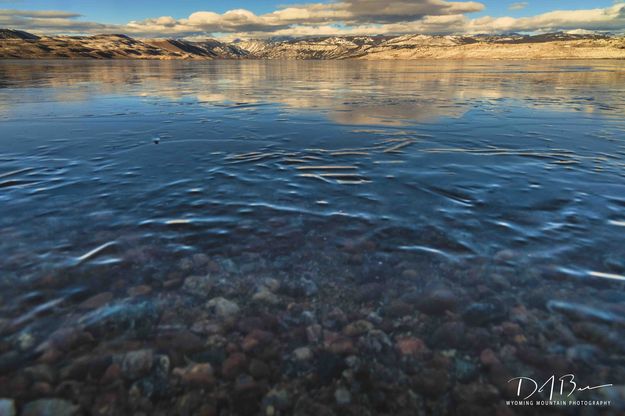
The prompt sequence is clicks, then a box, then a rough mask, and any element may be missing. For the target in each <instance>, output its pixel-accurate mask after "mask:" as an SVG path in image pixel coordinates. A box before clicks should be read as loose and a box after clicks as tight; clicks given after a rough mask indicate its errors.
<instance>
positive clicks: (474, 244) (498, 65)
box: [0, 61, 625, 406]
mask: <svg viewBox="0 0 625 416" xmlns="http://www.w3.org/2000/svg"><path fill="white" fill-rule="evenodd" d="M624 97H625V67H624V66H623V64H622V63H621V62H618V61H596V62H594V61H593V62H588V61H586V62H571V61H566V62H565V61H550V62H533V63H532V62H437V61H432V62H428V61H424V62H347V61H332V62H295V61H289V62H260V61H242V62H230V61H220V62H201V63H200V62H92V61H71V62H62V61H54V62H26V61H4V62H0V235H1V236H2V238H1V239H0V252H1V253H2V256H1V257H0V269H1V270H2V272H1V273H0V285H1V287H2V295H1V296H2V303H1V304H0V308H1V316H2V323H3V326H4V330H3V334H4V335H3V341H2V351H4V354H5V355H6V354H13V355H10V356H7V357H9V358H11V360H13V361H12V362H15V363H17V364H15V365H12V366H9V367H10V368H9V367H7V369H6V372H7V374H14V373H15V374H17V373H19V371H20V369H22V368H25V367H27V366H29V365H32V363H33V362H35V361H36V360H37V357H36V356H33V354H29V353H28V352H29V349H28V348H26V349H24V351H22V352H20V353H19V356H18V355H16V353H15V345H17V344H16V343H19V342H20V340H21V339H24V334H28V336H29V337H33V338H34V339H35V342H34V345H33V347H32V348H33V349H34V348H36V346H37V345H39V344H40V343H41V342H44V341H45V340H46V339H47V337H48V336H49V335H50V334H51V333H53V332H54V331H55V330H57V329H59V328H64V327H74V326H76V325H79V326H81V328H85V327H86V328H87V330H89V325H90V324H85V322H96V321H99V320H106V319H109V318H110V315H111V313H112V312H111V310H114V308H113V307H117V306H120V305H121V307H128V308H130V307H133V306H137V305H145V304H149V305H155V306H154V307H155V308H156V310H157V312H156V314H157V316H158V318H157V319H155V321H154V322H153V323H152V326H150V327H149V328H148V330H147V332H146V333H145V334H143V335H142V338H141V339H142V340H143V341H142V342H143V343H144V344H145V345H150V342H151V341H150V340H153V339H155V338H158V334H159V333H160V332H161V331H163V328H165V327H168V328H169V327H171V326H172V324H171V322H165V321H167V320H166V319H164V318H163V314H164V311H166V310H171V308H174V306H173V305H174V304H176V302H180V299H186V300H185V301H186V302H187V306H188V307H189V308H191V310H193V308H196V307H197V308H198V310H203V309H202V308H203V306H202V305H203V303H204V302H205V301H206V300H207V299H202V298H200V299H198V298H197V297H191V296H189V295H187V294H184V293H183V290H182V289H180V287H176V286H173V287H170V285H169V282H171V281H174V282H175V281H176V279H178V280H180V281H181V282H182V281H184V279H185V278H186V277H188V276H189V275H193V274H200V275H204V274H207V273H208V274H209V275H212V276H213V277H215V278H216V279H217V280H219V279H224V280H225V281H226V282H227V284H226V286H225V288H223V287H217V288H216V289H215V291H214V293H213V294H214V295H223V296H224V297H227V298H229V299H233V300H235V301H237V303H238V304H239V306H240V307H241V308H242V310H243V312H242V313H243V315H245V314H256V313H258V310H259V308H260V309H262V310H263V311H265V312H267V313H270V314H273V315H276V316H281V315H280V314H284V313H286V312H285V311H288V310H289V309H288V308H287V305H288V304H289V303H295V304H300V306H301V305H303V306H302V307H303V308H305V309H310V310H312V312H313V313H314V314H316V315H317V316H319V317H320V318H319V319H320V320H322V318H321V317H322V316H324V314H325V313H326V312H327V310H329V309H331V308H333V307H335V306H339V307H341V308H342V310H344V312H345V313H346V314H347V315H348V316H357V317H362V318H366V317H367V316H369V314H371V313H375V314H376V316H378V317H381V318H380V319H382V320H389V319H390V320H391V321H392V322H394V321H393V320H392V319H391V318H387V315H385V310H386V309H385V308H388V307H389V305H392V304H394V302H395V303H397V302H398V300H399V301H402V302H406V303H408V304H409V305H411V303H410V300H409V299H408V298H409V297H410V296H412V295H414V296H413V297H416V298H418V299H420V300H418V302H421V301H423V298H424V297H427V296H429V294H431V288H432V287H445V288H449V289H450V290H451V291H452V292H453V293H454V295H455V296H456V297H457V299H459V301H458V304H457V305H453V307H451V309H452V311H450V312H448V313H447V314H446V315H442V316H441V315H438V314H431V313H423V311H421V312H418V311H417V310H416V309H415V312H414V314H416V315H415V316H421V318H420V319H425V320H426V321H425V322H430V323H429V324H428V325H430V326H428V325H425V326H423V325H421V326H415V327H410V328H409V329H407V330H406V329H405V328H404V329H402V328H401V327H400V328H397V327H395V329H394V330H387V331H386V332H387V333H388V334H389V336H390V337H391V338H393V339H394V338H396V337H398V336H404V335H411V336H418V337H419V338H421V339H423V340H424V341H425V343H426V344H427V345H428V346H429V349H430V351H431V352H432V353H434V354H436V353H437V352H441V351H446V350H449V349H458V350H461V351H464V352H463V353H465V354H466V356H467V357H470V359H472V360H474V361H475V362H476V363H478V364H479V353H480V351H481V350H482V349H483V348H481V347H480V348H477V347H474V346H473V347H467V348H465V349H463V347H456V346H453V345H440V343H437V342H435V340H434V341H432V337H433V335H432V334H433V332H434V329H435V327H436V326H439V325H442V324H444V323H446V322H456V321H458V322H464V321H463V320H466V319H465V318H466V313H467V312H466V311H464V308H465V307H466V306H467V305H471V304H475V303H481V304H483V303H485V302H486V303H488V302H491V301H492V303H494V304H496V305H497V307H498V308H502V309H503V317H502V318H501V319H498V320H497V319H494V320H493V321H492V322H491V321H489V322H484V323H480V324H478V325H477V328H475V325H471V324H469V325H468V327H469V328H472V329H470V330H469V331H478V330H482V331H483V330H484V329H486V330H487V334H491V335H489V336H490V337H492V338H491V339H490V341H487V342H486V343H485V345H483V347H489V348H491V349H493V350H494V351H495V352H496V353H498V354H499V355H504V353H501V352H499V350H500V349H501V348H502V347H503V346H505V345H513V346H514V347H515V348H516V349H517V350H518V351H520V350H524V349H527V350H530V351H534V352H535V351H538V353H539V355H541V356H545V357H560V358H562V359H563V360H565V362H566V363H567V365H568V367H567V365H565V366H564V367H565V368H566V370H567V371H573V370H575V371H577V373H578V374H581V375H580V377H583V375H584V374H586V375H587V377H586V380H584V381H585V383H586V384H600V382H609V383H614V384H619V383H621V384H622V383H624V382H625V377H624V376H625V344H624V343H623V341H622V340H623V337H622V335H623V334H624V331H623V326H624V325H625V318H624V316H625V315H624V312H625V307H624V305H625V294H623V281H625V237H624V235H625V234H624V231H625V212H624V211H625V99H624ZM198 254H201V255H205V257H202V258H208V259H209V261H208V266H207V265H206V264H205V262H204V261H203V260H202V261H198V260H197V259H198V256H197V255H198ZM193 259H196V261H195V263H194V260H193ZM302 276H303V277H305V278H306V279H307V281H313V282H315V284H316V285H317V286H318V288H319V291H318V293H317V294H315V295H314V296H312V295H311V296H312V297H304V298H303V299H302V298H301V297H299V298H298V297H297V296H295V295H291V294H289V293H285V294H281V295H280V296H282V297H281V302H283V303H279V304H277V305H273V306H268V307H265V306H263V307H257V306H255V305H256V304H255V303H254V302H251V301H250V296H251V294H253V293H254V292H255V289H254V288H255V286H254V285H255V284H258V283H257V282H258V281H260V280H261V279H263V278H266V277H272V278H275V279H277V280H279V281H280V282H281V283H282V286H285V285H288V284H289V282H293V281H297V279H299V278H301V277H302ZM255 282H256V283H255ZM139 285H147V286H149V287H150V289H151V292H150V293H149V294H147V295H143V296H141V297H129V296H128V295H127V289H128V288H129V287H136V286H139ZM372 291H373V292H375V294H374V295H373V296H367V293H370V292H372ZM102 292H107V293H108V292H111V293H112V294H113V298H112V299H111V300H109V301H108V302H107V303H106V304H105V305H103V306H100V305H98V306H99V308H98V309H96V310H95V311H94V310H85V308H83V307H81V306H80V305H81V302H83V301H84V300H85V299H87V298H89V297H90V296H92V295H95V294H98V293H102ZM363 293H364V295H363ZM407 294H408V295H410V296H408V295H407ZM211 296H212V295H211ZM172 299H174V300H172ZM171 302H173V303H171ZM311 302H312V303H311ZM418 302H417V303H418ZM176 305H177V304H176ZM176 307H177V306H176ZM263 308H265V309H263ZM519 309H521V310H525V312H524V313H528V314H530V318H527V317H526V318H525V321H523V320H521V319H520V318H518V316H516V315H515V313H518V311H519ZM528 311H529V312H528ZM365 312H366V313H365ZM198 313H199V312H198ZM419 314H420V315H419ZM360 315H362V316H360ZM463 317H465V318H463ZM428 319H429V320H431V321H427V320H428ZM194 320H195V317H194V316H185V315H184V314H181V315H180V317H179V319H177V320H176V319H174V321H175V324H176V325H177V327H180V328H185V327H186V328H190V327H191V326H192V324H193V323H194ZM350 320H351V318H350V319H348V321H350ZM469 321H470V319H469ZM505 322H508V323H509V322H516V323H520V324H521V325H522V327H523V331H524V332H523V335H524V337H525V340H524V341H519V340H518V339H516V340H515V339H514V338H511V339H507V338H505V336H504V335H502V334H501V333H500V332H497V331H498V328H499V329H501V325H502V323H505ZM584 323H587V324H588V325H587V326H589V327H592V328H593V331H595V332H593V334H595V335H592V336H586V335H584V334H585V332H584V331H583V330H582V329H579V328H578V327H579V326H580V325H582V324H584ZM284 325H286V327H287V328H288V326H289V325H291V324H287V323H285V324H284ZM292 325H295V324H292ZM415 325H416V324H415ZM391 326H392V325H391ZM116 328H117V329H116V330H111V332H108V333H106V334H99V333H98V332H97V331H95V330H93V331H91V333H92V335H93V336H94V338H95V342H94V343H92V344H91V347H90V348H91V349H90V350H88V351H85V350H81V351H80V352H69V353H68V355H67V356H65V358H63V359H64V360H66V361H61V363H66V362H67V360H75V359H76V357H77V356H82V355H88V354H90V353H93V351H95V350H102V349H104V350H106V349H107V348H109V347H107V345H108V344H107V343H108V342H111V340H118V341H119V340H122V341H123V342H130V341H131V340H135V339H136V338H137V334H136V333H134V332H133V331H131V330H130V329H129V327H127V326H124V325H121V326H120V327H116ZM554 328H555V329H554ZM335 329H336V328H335ZM339 330H340V328H339ZM285 331H286V329H285ZM402 331H403V332H402ZM588 331H590V330H587V331H586V332H588ZM602 331H603V332H602ZM226 332H227V331H226ZM277 332H278V334H277V338H278V339H280V340H281V342H283V344H282V345H283V346H284V348H283V350H281V351H283V353H284V354H287V352H288V351H287V350H288V349H289V348H291V347H292V346H293V344H292V342H291V343H287V341H285V340H284V339H282V338H281V337H280V334H281V332H280V331H277ZM591 332H592V331H591ZM597 334H598V335H597ZM233 336H234V337H236V335H232V334H231V333H228V332H227V333H226V338H228V337H233ZM228 339H230V338H228ZM120 342H121V341H120ZM289 342H290V341H289ZM515 343H516V344H515ZM116 345H117V344H116ZM287 345H288V346H287ZM580 346H582V347H583V348H586V347H588V348H590V349H591V350H592V351H594V352H595V353H594V354H593V355H592V357H591V358H588V360H590V361H589V362H586V363H582V364H580V363H579V362H578V361H576V360H578V359H579V357H577V355H576V354H577V353H578V351H579V350H583V348H582V347H580ZM452 347H453V348H452ZM111 348H112V347H111ZM580 348H581V349H580ZM584 351H585V350H584ZM504 352H505V351H504ZM361 353H362V354H364V353H363V352H361ZM580 354H581V353H580ZM7 357H5V358H6V359H9V358H7ZM16 357H18V358H16ZM285 357H286V356H285ZM519 357H521V358H519ZM584 359H586V357H585V356H584ZM280 360H281V361H280V362H285V361H288V360H287V358H281V359H280ZM0 361H1V360H0ZM508 361H509V362H508V363H507V367H508V368H510V373H511V374H513V375H514V376H522V375H526V376H529V375H528V374H532V375H533V374H536V373H537V372H538V373H540V374H542V371H545V374H551V373H552V371H551V369H550V368H545V364H542V365H538V366H537V365H533V364H531V363H528V362H526V361H528V360H525V361H523V359H522V354H520V353H517V355H516V356H515V355H514V354H512V358H510V359H509V360H508ZM529 361H531V360H529ZM54 365H55V366H61V364H59V363H55V364H54ZM216 366H217V367H218V366H219V363H217V364H216ZM541 367H542V368H541ZM547 367H548V365H547ZM560 368H561V367H559V369H560ZM597 369H604V372H603V373H601V374H602V375H601V376H595V377H594V378H592V376H590V374H594V373H595V372H596V370H597ZM515 372H516V373H519V374H516V373H515ZM485 374H486V373H485ZM589 377H590V379H588V378H589ZM493 383H494V382H493ZM270 384H271V383H270ZM6 388H8V387H6ZM452 388H453V387H450V389H452ZM311 389H312V388H311ZM313 390H314V389H313ZM311 391H312V390H311ZM7 394H13V393H12V392H11V391H10V390H8V393H7ZM423 394H424V396H425V397H427V395H428V393H423ZM24 397H29V396H24ZM450 406H453V405H450Z"/></svg>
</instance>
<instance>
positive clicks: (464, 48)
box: [0, 29, 625, 61]
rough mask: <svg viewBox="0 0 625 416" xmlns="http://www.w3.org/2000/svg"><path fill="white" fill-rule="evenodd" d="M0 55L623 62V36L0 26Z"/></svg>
mask: <svg viewBox="0 0 625 416" xmlns="http://www.w3.org/2000/svg"><path fill="white" fill-rule="evenodd" d="M0 59H27V60H40V59H67V60H72V59H76V60H85V59H87V60H89V59H101V60H106V59H116V60H119V59H132V60H201V61H204V60H233V59H234V60H349V59H360V60H416V59H444V60H463V59H467V60H468V59H496V60H590V59H625V38H624V37H610V36H604V35H572V34H565V33H552V34H544V35H537V36H526V35H506V36H503V35H500V36H487V35H476V36H429V35H402V36H339V37H318V38H294V39H287V40H247V41H236V42H231V43H226V42H221V41H219V40H215V39H206V40H205V41H187V40H181V39H134V38H132V37H129V36H126V35H94V36H76V37H70V36H37V35H34V34H31V33H28V32H24V31H19V30H9V29H0Z"/></svg>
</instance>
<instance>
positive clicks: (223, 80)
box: [0, 61, 625, 125]
mask: <svg viewBox="0 0 625 416" xmlns="http://www.w3.org/2000/svg"><path fill="white" fill-rule="evenodd" d="M25 67H26V70H25ZM0 74H1V75H2V76H1V77H0V78H1V79H2V84H1V85H2V86H3V87H5V88H9V89H10V88H23V87H39V88H42V87H43V88H54V90H51V91H49V93H50V96H49V97H48V99H51V100H57V101H82V100H85V99H87V98H88V97H89V96H90V95H91V94H92V93H94V92H97V93H99V94H119V93H122V94H124V95H137V96H152V97H157V98H169V99H174V100H179V99H193V100H196V102H198V103H207V104H209V105H214V104H218V103H220V104H225V105H238V106H239V107H241V106H244V105H248V106H253V105H254V104H256V105H258V104H263V103H265V104H266V103H274V104H275V103H278V104H282V105H284V106H286V107H287V108H288V109H296V110H303V109H316V110H317V111H319V112H322V113H324V114H327V115H328V117H329V118H330V119H332V120H333V121H335V122H337V123H341V124H387V125H401V124H403V123H407V124H410V123H411V122H420V121H429V120H435V119H436V118H437V117H441V116H447V117H460V116H462V115H463V114H464V113H465V112H466V111H468V110H470V109H471V108H474V107H475V106H476V105H479V106H484V105H489V106H493V107H495V108H496V107H497V106H498V104H497V103H499V102H501V101H502V100H506V99H519V100H524V101H526V105H530V106H532V107H544V108H546V109H551V110H559V109H562V108H565V109H569V110H575V111H583V112H604V113H608V114H610V115H613V116H622V115H623V113H624V112H625V109H624V107H625V105H624V104H623V100H621V99H620V97H619V95H618V93H617V91H614V89H617V90H618V89H620V88H622V85H623V84H624V83H625V70H623V68H622V66H621V65H620V64H619V62H618V61H617V62H613V61H607V62H596V63H592V64H589V63H587V62H584V63H580V64H575V63H573V64H571V63H567V62H564V63H563V62H560V61H555V62H549V61H547V62H543V63H541V66H540V68H536V67H532V66H530V65H527V64H525V63H523V62H508V63H497V64H496V65H493V64H492V63H490V62H473V63H464V62H462V61H449V62H441V61H424V62H419V63H417V64H415V63H412V62H409V61H408V62H406V61H399V62H392V61H377V62H376V61H373V62H343V61H341V62H336V61H334V62H332V61H331V62H314V61H313V62H304V63H302V62H298V61H283V62H266V61H243V62H231V61H225V62H224V61H221V62H210V63H188V62H180V61H171V62H150V61H149V62H118V61H114V62H105V63H102V62H80V61H72V62H43V63H42V62H35V63H32V62H10V63H9V62H6V63H4V64H3V65H2V66H0ZM70 74H71V76H69V75H70ZM504 74H505V75H504ZM5 97H6V93H5V94H3V98H5ZM597 97H601V99H600V100H598V101H596V99H597ZM7 98H8V97H7ZM20 98H23V99H24V100H26V102H28V99H29V98H28V97H20ZM3 101H5V102H9V100H3ZM5 111H7V110H5Z"/></svg>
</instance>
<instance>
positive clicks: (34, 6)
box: [0, 0, 625, 38]
mask: <svg viewBox="0 0 625 416" xmlns="http://www.w3.org/2000/svg"><path fill="white" fill-rule="evenodd" d="M0 27H3V28H12V29H21V30H26V31H31V32H35V33H42V34H93V33H125V34H129V35H135V36H150V37H197V36H200V37H201V36H211V37H218V38H262V37H272V36H316V35H377V34H404V33H423V34H474V33H508V32H524V33H540V32H552V31H560V30H564V31H610V32H618V33H621V32H624V31H625V0H616V1H615V0H527V1H516V0H472V1H455V0H450V1H448V0H327V1H326V0H316V1H315V0H310V1H306V0H276V1H274V0H256V1H254V0H229V1H215V0H176V1H172V0H168V1H160V0H0Z"/></svg>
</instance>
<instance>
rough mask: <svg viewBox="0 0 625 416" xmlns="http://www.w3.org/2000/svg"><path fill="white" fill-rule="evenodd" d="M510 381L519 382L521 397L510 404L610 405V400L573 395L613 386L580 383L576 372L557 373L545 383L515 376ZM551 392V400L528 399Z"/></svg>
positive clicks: (517, 390)
mask: <svg viewBox="0 0 625 416" xmlns="http://www.w3.org/2000/svg"><path fill="white" fill-rule="evenodd" d="M508 383H517V384H516V386H517V389H516V395H517V398H519V400H518V401H509V402H508V404H509V405H597V406H609V405H610V402H609V401H602V400H591V401H580V400H573V399H571V396H573V394H574V393H576V392H584V391H591V390H599V389H605V388H609V387H613V385H612V384H601V385H580V384H579V383H578V382H577V381H576V380H575V375H574V374H565V375H563V376H562V377H560V378H558V379H556V376H555V375H552V376H551V377H549V378H548V379H547V380H546V381H545V382H544V383H543V384H540V383H539V382H538V381H537V380H534V379H533V378H530V377H515V378H511V379H510V380H508ZM547 393H548V394H549V400H548V401H547V400H543V401H537V402H534V401H533V400H531V401H528V399H530V398H531V397H533V396H534V395H536V394H544V395H546V394H547ZM554 394H557V395H558V400H556V401H554V400H553V398H554Z"/></svg>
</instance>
